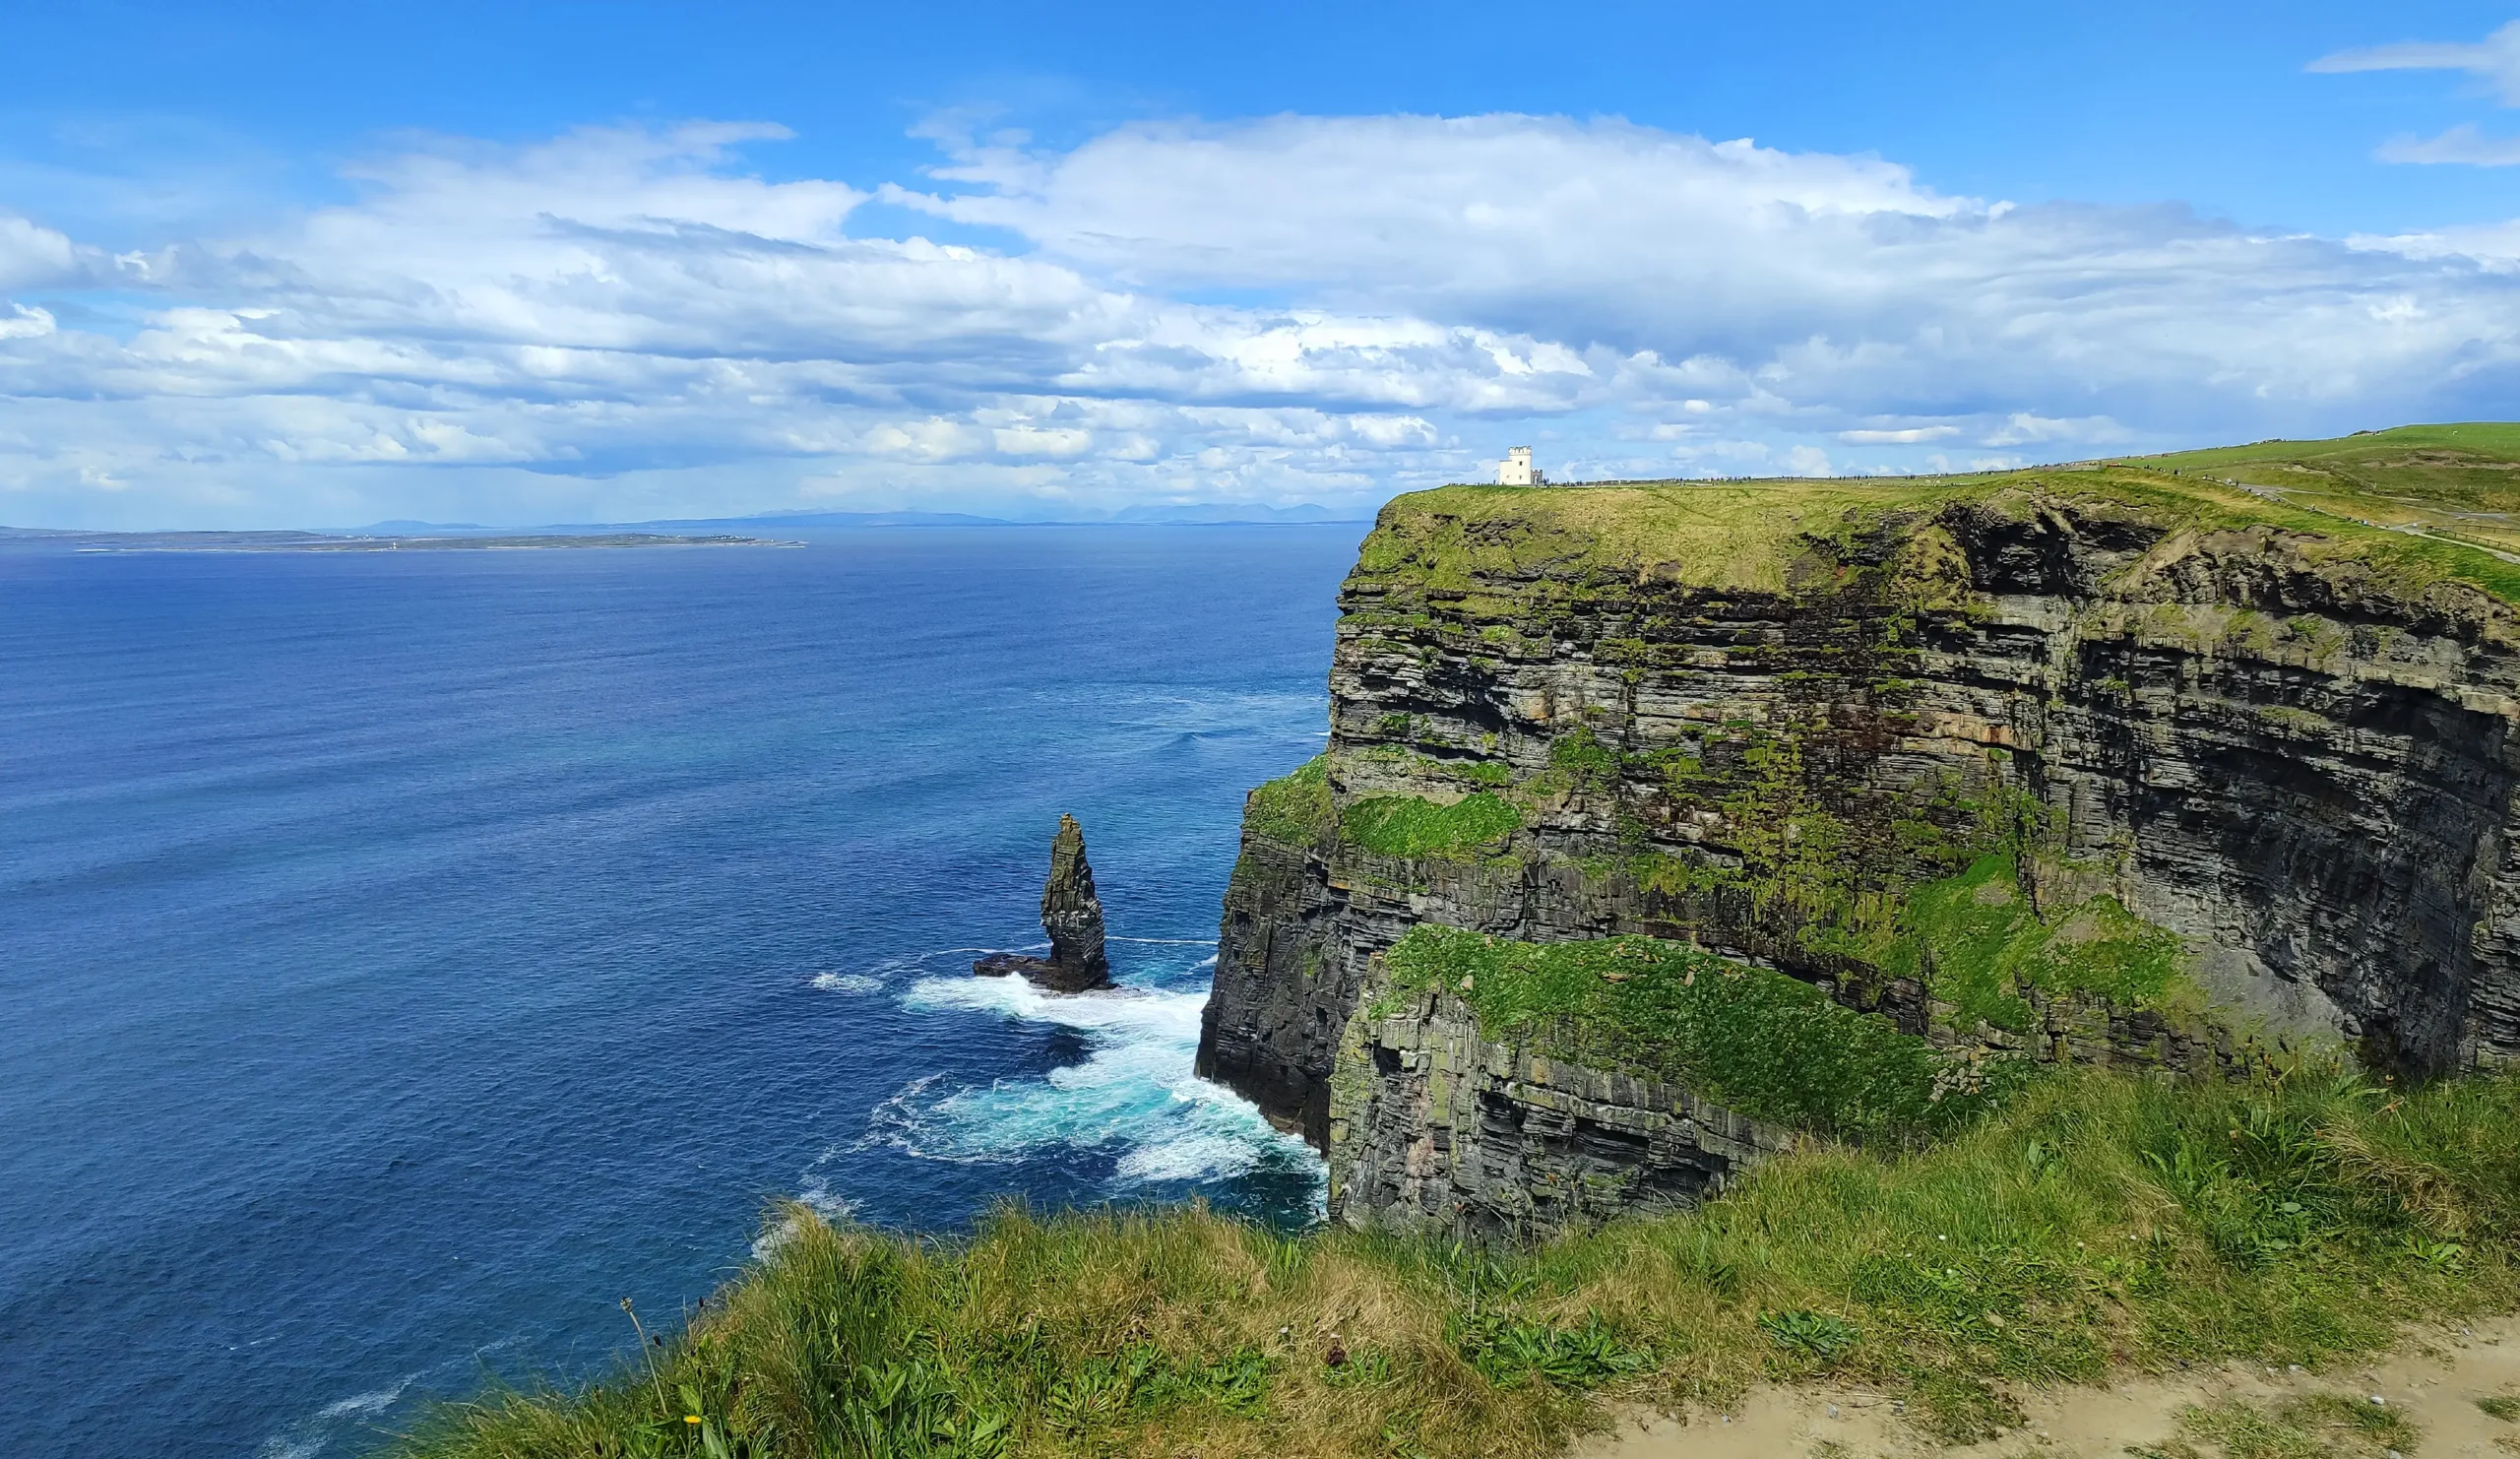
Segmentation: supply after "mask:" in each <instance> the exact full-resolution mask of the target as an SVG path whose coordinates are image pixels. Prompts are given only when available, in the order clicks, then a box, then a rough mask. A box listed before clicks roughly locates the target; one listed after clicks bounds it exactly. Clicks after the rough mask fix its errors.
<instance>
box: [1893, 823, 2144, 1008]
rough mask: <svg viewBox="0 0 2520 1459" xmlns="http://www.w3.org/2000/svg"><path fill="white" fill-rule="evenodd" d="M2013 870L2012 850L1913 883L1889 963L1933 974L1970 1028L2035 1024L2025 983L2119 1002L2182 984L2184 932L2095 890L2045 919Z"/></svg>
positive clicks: (2131, 1004) (1938, 993) (2129, 1003)
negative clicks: (2169, 928) (2174, 930)
mask: <svg viewBox="0 0 2520 1459" xmlns="http://www.w3.org/2000/svg"><path fill="white" fill-rule="evenodd" d="M2014 867H2015V863H2014V859H2013V856H2012V854H2010V853H2008V852H1998V853H1990V854H1988V855H1986V856H1980V857H1978V858H1977V859H1976V860H1975V861H1973V862H1971V863H1970V865H1969V867H1968V869H1967V870H1965V871H1962V872H1961V873H1960V874H1959V875H1957V876H1949V877H1944V878H1943V879H1941V880H1939V881H1930V882H1926V883H1924V884H1922V885H1921V886H1918V887H1916V888H1914V889H1913V890H1911V891H1910V892H1909V894H1908V899H1907V906H1906V908H1905V909H1904V911H1903V912H1902V914H1901V917H1900V923H1899V924H1900V935H1899V938H1898V940H1896V941H1895V942H1893V943H1892V944H1891V945H1890V947H1889V948H1888V949H1887V950H1886V951H1885V952H1884V953H1883V954H1882V955H1881V957H1880V960H1879V961H1880V963H1881V965H1882V966H1883V967H1884V968H1886V969H1888V970H1889V971H1891V972H1894V973H1899V974H1904V975H1917V974H1925V975H1928V985H1929V986H1930V987H1931V988H1932V990H1933V994H1934V996H1935V997H1937V998H1939V999H1942V1000H1943V1001H1945V1002H1948V1003H1950V1004H1952V1005H1954V1006H1955V1007H1956V1008H1957V1009H1958V1010H1959V1013H1958V1022H1959V1025H1960V1027H1961V1028H1962V1029H1964V1030H1965V1029H1969V1028H1974V1027H1975V1026H1976V1025H1977V1023H1978V1021H1979V1020H1981V1019H1984V1020H1985V1021H1986V1022H1987V1023H1990V1024H1992V1025H1994V1026H1995V1027H1996V1028H2000V1029H2011V1030H2013V1031H2015V1032H2020V1031H2023V1030H2026V1029H2028V1028H2029V1027H2030V1004H2029V1003H2028V1002H2026V1001H2025V1000H2024V999H2023V998H2022V996H2021V989H2022V988H2023V987H2025V986H2027V987H2036V988H2040V989H2043V990H2045V991H2048V992H2080V993H2090V994H2095V995H2097V996H2100V997H2105V998H2108V999H2109V1000H2110V1002H2112V1003H2114V1004H2116V1005H2117V1006H2119V1007H2121V1008H2135V1007H2147V1006H2156V1005H2160V1004H2162V1003H2163V1002H2165V1001H2166V1000H2167V999H2168V998H2169V996H2170V994H2171V993H2172V992H2173V989H2174V988H2179V987H2181V986H2182V979H2181V976H2180V972H2179V961H2180V949H2179V944H2178V939H2177V937H2176V936H2174V935H2173V934H2172V933H2171V932H2169V931H2166V930H2164V929H2163V928H2161V927H2157V926H2154V925H2153V924H2152V923H2150V922H2147V921H2145V920H2142V919H2141V918H2138V917H2136V916H2135V915H2134V914H2133V913H2130V912H2128V911H2127V910H2126V909H2125V908H2124V907H2123V906H2121V905H2119V904H2118V902H2117V900H2116V899H2115V898H2113V897H2105V896H2103V897H2093V898H2091V899H2090V900H2088V901H2086V902H2084V903H2082V904H2080V905H2078V906H2075V907H2072V908H2068V909H2064V910H2062V911H2058V912H2051V913H2050V914H2049V915H2048V916H2047V917H2046V918H2044V919H2043V918H2041V917H2040V916H2039V915H2038V914H2037V913H2036V912H2035V911H2033V910H2032V907H2031V904H2030V899H2029V898H2028V897H2027V896H2025V895H2024V894H2023V892H2022V889H2021V883H2020V880H2019V878H2018V876H2017V874H2016V872H2015V869H2014Z"/></svg>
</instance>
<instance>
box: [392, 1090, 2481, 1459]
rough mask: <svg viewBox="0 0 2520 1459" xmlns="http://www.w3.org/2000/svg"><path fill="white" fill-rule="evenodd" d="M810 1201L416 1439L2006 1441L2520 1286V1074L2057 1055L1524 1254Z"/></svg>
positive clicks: (2344, 1343) (758, 1450) (1539, 1449)
mask: <svg viewBox="0 0 2520 1459" xmlns="http://www.w3.org/2000/svg"><path fill="white" fill-rule="evenodd" d="M780 1219H781V1220H782V1222H783V1226H782V1230H781V1234H780V1235H779V1236H778V1237H776V1238H775V1239H774V1240H773V1241H772V1242H770V1243H768V1246H767V1251H768V1254H767V1255H766V1256H765V1258H764V1259H763V1261H762V1262H761V1264H760V1265H759V1266H757V1267H755V1268H754V1269H752V1270H751V1271H749V1272H748V1273H746V1274H745V1276H744V1277H742V1278H741V1279H740V1280H739V1281H737V1282H736V1283H735V1284H734V1285H732V1286H731V1287H729V1288H728V1289H727V1290H726V1291H725V1292H724V1293H722V1294H721V1295H720V1296H718V1297H716V1298H714V1299H712V1300H710V1301H709V1302H708V1303H707V1304H706V1305H704V1306H703V1307H702V1308H701V1309H700V1310H698V1311H697V1312H695V1313H694V1314H692V1316H691V1319H690V1321H689V1323H688V1326H687V1328H686V1330H685V1331H684V1332H682V1333H681V1334H680V1335H679V1336H677V1337H675V1338H673V1339H672V1341H671V1342H670V1343H669V1344H667V1345H665V1346H662V1347H660V1348H657V1349H655V1350H653V1351H651V1352H645V1353H643V1354H642V1356H641V1358H640V1359H639V1360H637V1361H634V1362H631V1363H629V1364H627V1365H625V1366H624V1367H623V1368H622V1369H621V1370H620V1371H618V1372H617V1373H615V1374H614V1375H613V1376H611V1377H610V1378H608V1379H606V1380H604V1381H602V1382H600V1383H599V1384H597V1385H595V1386H594V1387H591V1388H588V1389H585V1390H582V1391H575V1392H558V1391H554V1392H546V1393H534V1394H516V1395H511V1396H492V1397H490V1398H487V1399H484V1400H481V1401H478V1402H475V1403H471V1404H464V1405H458V1406H453V1407H450V1408H448V1409H446V1410H445V1411H443V1412H441V1413H440V1414H439V1415H437V1416H436V1417H435V1419H434V1420H433V1421H432V1422H430V1423H429V1424H427V1425H425V1426H424V1427H422V1429H421V1430H420V1431H419V1432H417V1433H416V1434H414V1435H412V1436H411V1437H410V1438H409V1439H408V1440H406V1441H405V1442H404V1444H403V1445H402V1452H403V1454H404V1455H405V1456H407V1459H546V1456H547V1459H562V1456H569V1459H583V1456H589V1455H602V1456H620V1459H634V1456H655V1459H665V1456H676V1459H679V1456H684V1455H691V1456H707V1459H734V1456H738V1455H740V1456H744V1459H827V1456H865V1459H874V1456H932V1459H943V1456H966V1459H968V1456H999V1455H1016V1454H1020V1455H1025V1456H1033V1455H1044V1456H1069V1455H1079V1456H1082V1455H1117V1454H1130V1455H1139V1454H1145V1455H1180V1456H1188V1455H1191V1454H1197V1455H1200V1456H1204V1459H1232V1456H1248V1459H1285V1456H1289V1455H1323V1456H1356V1459H1365V1456H1372V1459H1394V1456H1421V1459H1436V1456H1456V1455H1458V1456H1472V1455H1479V1456H1491V1455H1495V1456H1539V1455H1543V1454H1547V1453H1551V1452H1554V1451H1555V1450H1556V1449H1557V1448H1558V1447H1559V1446H1560V1445H1562V1443H1563V1442H1564V1441H1565V1440H1566V1438H1567V1437H1568V1436H1569V1435H1570V1434H1571V1433H1572V1432H1574V1431H1575V1430H1577V1429H1579V1428H1580V1427H1584V1426H1586V1425H1587V1424H1589V1423H1591V1422H1594V1421H1595V1420H1597V1418H1598V1416H1599V1414H1600V1412H1601V1408H1600V1403H1601V1400H1602V1399H1603V1398H1604V1397H1605V1396H1608V1395H1616V1396H1622V1397H1627V1398H1632V1399H1638V1400H1643V1401H1648V1402H1657V1403H1667V1404H1691V1403H1712V1402H1721V1401H1723V1400H1724V1399H1725V1398H1726V1397H1728V1396H1729V1395H1731V1394H1733V1393H1736V1392H1738V1391H1739V1390H1740V1389H1741V1388H1742V1387H1743V1386H1744V1385H1746V1384H1747V1383H1750V1382H1752V1381H1756V1380H1759V1379H1762V1378H1778V1379H1793V1378H1798V1377H1809V1376H1816V1375H1822V1374H1825V1375H1827V1376H1829V1377H1830V1378H1832V1379H1833V1380H1837V1381H1842V1382H1849V1383H1856V1384H1864V1385H1872V1386H1875V1387H1878V1388H1880V1389H1883V1390H1886V1391H1887V1392H1889V1393H1890V1394H1892V1395H1894V1396H1900V1397H1904V1398H1905V1399H1907V1400H1908V1403H1909V1412H1910V1414H1911V1416H1912V1417H1913V1418H1914V1419H1915V1421H1916V1422H1917V1423H1918V1424H1920V1425H1921V1426H1922V1427H1924V1428H1925V1429H1926V1430H1927V1431H1928V1432H1930V1433H1933V1434H1937V1435H1940V1436H1944V1437H1949V1438H1967V1437H1976V1436H1979V1435H1982V1434H1984V1433H1985V1432H1986V1431H1987V1430H1989V1429H1990V1428H1992V1427H1996V1426H1999V1425H2001V1424H2004V1423H2005V1422H2007V1420H2008V1417H2009V1416H2010V1414H2011V1413H2012V1410H2011V1408H2010V1403H2009V1400H2008V1399H2007V1398H2006V1396H2005V1385H2007V1384H2012V1383H2044V1382H2091V1381H2096V1380H2099V1379H2101V1378H2103V1377H2104V1376H2105V1375H2106V1374H2107V1373H2108V1372H2110V1370H2111V1369H2112V1368H2118V1367H2125V1366H2133V1367H2143V1368H2159V1367H2165V1366H2168V1365H2170V1364H2173V1363H2174V1362H2178V1361H2186V1362H2211V1361H2214V1360H2217V1359H2222V1358H2227V1357H2246V1358H2249V1359H2252V1360H2256V1361H2261V1362H2265V1363H2272V1364H2285V1363H2300V1364H2309V1365H2312V1366H2317V1365H2320V1364H2324V1363H2327V1362H2330V1361H2332V1360H2335V1359H2337V1358H2338V1357H2340V1356H2341V1355H2344V1354H2348V1353H2352V1352H2354V1351H2357V1350H2360V1349H2365V1348H2369V1347H2371V1346H2374V1345H2377V1344H2382V1343H2385V1342H2386V1341H2388V1340H2389V1338H2390V1337H2391V1335H2392V1330H2393V1328H2394V1325H2395V1324H2396V1323H2398V1322H2400V1321H2403V1320H2407V1319H2413V1318H2423V1317H2449V1316H2455V1315H2458V1314H2462V1313H2472V1312H2476V1311H2480V1310H2488V1309H2492V1308H2496V1307H2507V1306H2509V1305H2510V1304H2511V1303H2513V1302H2514V1301H2515V1300H2520V1269H2515V1264H2514V1263H2515V1256H2520V1245H2515V1242H2520V1078H2513V1077H2508V1076H2506V1077H2500V1078H2488V1079H2472V1080H2465V1081H2458V1082H2449V1083H2443V1084H2439V1085H2435V1086H2431V1087H2428V1088H2425V1089H2422V1090H2415V1091H2407V1092H2398V1091H2393V1090H2390V1089H2387V1088H2383V1087H2379V1086H2375V1085H2371V1084H2367V1083H2364V1082H2362V1081H2361V1080H2360V1079H2358V1078H2354V1077H2350V1076H2346V1075H2342V1074H2337V1073H2328V1072H2319V1071H2315V1070H2310V1069H2302V1070H2299V1071H2296V1072H2295V1073H2293V1074H2291V1075H2289V1076H2287V1077H2283V1078H2280V1079H2277V1080H2274V1081H2272V1082H2270V1083H2266V1084H2260V1085H2257V1086H2254V1087H2244V1088H2228V1087H2220V1086H2216V1087H2197V1086H2178V1085H2166V1084H2160V1083H2155V1082H2150V1081H2141V1080H2135V1079H2130V1078H2125V1077H2120V1076H2113V1075H2107V1074H2100V1073H2081V1074H2055V1075H2049V1076H2046V1077H2043V1078H2042V1079H2041V1080H2039V1081H2038V1082H2037V1083H2035V1084H2034V1085H2032V1086H2031V1087H2029V1088H2027V1089H2025V1090H2023V1091H2022V1092H2021V1093H2020V1094H2019V1095H2017V1096H2016V1097H2015V1098H2014V1099H2013V1100H2012V1101H2011V1102H2009V1103H2008V1104H2007V1105H2006V1107H2005V1108H2004V1109H2003V1110H2001V1111H1999V1112H1997V1113H1996V1114H1994V1115H1993V1116H1991V1117H1990V1118H1988V1119H1985V1120H1984V1121H1981V1122H1980V1123H1978V1124H1977V1125H1975V1126H1973V1127H1971V1128H1970V1129H1968V1130H1966V1131H1964V1132H1962V1133H1960V1134H1958V1135H1956V1136H1955V1137H1953V1138H1951V1139H1949V1140H1947V1141H1943V1142H1939V1143H1937V1144H1935V1145H1933V1146H1930V1147H1928V1148H1924V1149H1922V1150H1919V1151H1915V1152H1912V1153H1907V1154H1895V1155H1894V1154H1889V1153H1885V1152H1881V1151H1874V1150H1857V1149H1852V1148H1847V1147H1840V1146H1820V1147H1816V1148H1813V1149H1810V1150H1807V1151H1804V1152H1801V1153H1797V1154H1794V1155H1790V1156H1787V1157H1784V1158H1783V1159H1780V1160H1778V1161H1776V1162H1774V1163H1772V1164H1770V1165H1768V1166H1766V1167H1765V1168H1763V1169H1761V1170H1760V1171H1759V1172H1758V1173H1756V1174H1753V1175H1752V1176H1750V1177H1749V1178H1748V1179H1746V1180H1745V1181H1743V1182H1741V1183H1740V1184H1739V1185H1737V1186H1736V1187H1734V1188H1733V1190H1732V1191H1731V1192H1730V1193H1728V1194H1726V1195H1725V1196H1723V1197H1721V1198H1719V1199H1718V1200H1716V1201H1714V1202H1712V1203H1710V1204H1709V1205H1707V1206H1705V1207H1703V1208H1701V1209H1700V1210H1698V1211H1695V1212H1692V1213H1689V1214H1687V1215H1683V1216H1672V1217H1665V1218H1656V1219H1652V1220H1638V1221H1631V1222H1622V1223H1618V1224H1615V1225H1613V1226H1611V1227H1608V1228H1607V1229H1604V1230H1602V1231H1598V1232H1595V1233H1591V1234H1588V1235H1585V1236H1581V1237H1571V1238H1567V1239H1564V1240H1561V1241H1558V1242H1555V1243H1553V1244H1550V1245H1548V1246H1545V1247H1542V1248H1539V1249H1535V1250H1530V1251H1525V1252H1520V1253H1510V1254H1503V1255H1494V1254H1488V1253H1482V1252H1478V1251H1473V1250H1466V1249H1463V1248H1460V1247H1449V1246H1443V1245H1435V1244H1426V1243H1418V1242H1410V1241H1404V1240H1399V1239H1395V1238H1391V1237H1375V1236H1369V1235H1362V1234H1357V1233H1352V1232H1345V1231H1325V1232H1321V1233H1316V1234H1311V1235H1305V1236H1286V1235H1281V1234H1277V1233H1272V1232H1268V1231H1264V1230H1260V1229H1257V1228H1253V1227H1249V1226H1245V1225H1241V1224H1237V1223H1234V1222H1231V1221H1228V1220H1225V1219H1222V1218H1219V1217H1216V1216H1212V1215H1209V1214H1206V1213H1205V1212H1202V1211H1200V1210H1198V1209H1196V1208H1186V1209H1172V1210H1166V1211H1147V1212H1135V1213H1118V1212H1111V1213H1103V1214H1087V1215H1068V1216H1060V1217H1057V1218H1053V1219H1046V1220H1045V1219H1040V1218H1036V1217H1033V1216H1029V1215H1025V1214H1023V1213H1021V1212H1013V1211H1010V1212H1007V1213H1005V1214H1002V1215H1000V1216H999V1217H997V1218H995V1219H993V1220H991V1221H989V1222H986V1223H984V1224H983V1225H982V1226H981V1227H980V1228H979V1229H978V1230H977V1232H975V1233H974V1234H972V1235H971V1236H970V1237H965V1238H960V1239H944V1238H913V1237H898V1236H892V1235H887V1234H883V1233H878V1232H872V1231H867V1230H864V1229H860V1228H842V1229H834V1228H831V1227H828V1226H825V1225H824V1224H823V1223H822V1222H821V1221H820V1220H819V1219H817V1218H815V1217H814V1216H812V1215H811V1214H810V1213H806V1212H802V1211H789V1212H786V1213H783V1214H782V1216H781V1218H780Z"/></svg>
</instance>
